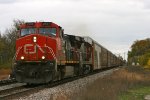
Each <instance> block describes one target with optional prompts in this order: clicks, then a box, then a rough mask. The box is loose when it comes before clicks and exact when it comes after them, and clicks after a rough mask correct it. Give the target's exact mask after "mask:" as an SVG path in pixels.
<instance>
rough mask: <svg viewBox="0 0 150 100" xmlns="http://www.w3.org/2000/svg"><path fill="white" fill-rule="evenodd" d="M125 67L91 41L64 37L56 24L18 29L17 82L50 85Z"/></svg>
mask: <svg viewBox="0 0 150 100" xmlns="http://www.w3.org/2000/svg"><path fill="white" fill-rule="evenodd" d="M122 63H123V61H122V59H120V58H118V57H116V56H115V55H113V54H112V53H111V52H110V51H108V50H107V49H105V48H104V47H103V46H101V45H100V44H98V43H97V42H95V41H94V40H93V39H91V38H90V37H81V36H74V35H67V34H64V31H63V29H62V27H60V26H58V25H57V24H55V23H53V22H30V23H25V24H22V25H20V28H19V38H18V39H17V40H16V54H15V63H14V66H13V76H14V77H15V78H16V80H17V81H18V82H23V83H33V84H38V83H48V82H50V81H53V80H60V79H63V78H64V77H69V76H77V75H82V74H87V73H89V72H91V71H93V70H97V69H102V68H107V67H114V66H120V65H122Z"/></svg>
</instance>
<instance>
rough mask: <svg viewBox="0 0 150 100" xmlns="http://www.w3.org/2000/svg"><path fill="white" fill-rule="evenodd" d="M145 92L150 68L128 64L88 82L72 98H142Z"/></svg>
mask: <svg viewBox="0 0 150 100" xmlns="http://www.w3.org/2000/svg"><path fill="white" fill-rule="evenodd" d="M147 94H150V70H148V69H144V68H142V67H132V66H129V67H125V68H123V69H120V70H118V71H115V72H114V73H113V74H111V75H108V76H106V77H103V78H99V79H98V80H96V81H94V82H93V83H92V84H89V85H88V86H87V88H86V89H85V90H83V91H81V92H80V93H78V94H76V95H75V97H73V100H143V99H144V96H145V95H147Z"/></svg>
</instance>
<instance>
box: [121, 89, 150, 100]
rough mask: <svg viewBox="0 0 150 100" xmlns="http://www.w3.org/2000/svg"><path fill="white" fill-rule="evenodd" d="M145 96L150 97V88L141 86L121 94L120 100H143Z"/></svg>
mask: <svg viewBox="0 0 150 100" xmlns="http://www.w3.org/2000/svg"><path fill="white" fill-rule="evenodd" d="M145 95H150V86H139V87H136V88H132V89H129V90H128V91H127V92H124V93H122V94H120V96H119V100H143V99H144V96H145Z"/></svg>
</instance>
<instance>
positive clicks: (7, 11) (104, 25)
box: [0, 0, 150, 55]
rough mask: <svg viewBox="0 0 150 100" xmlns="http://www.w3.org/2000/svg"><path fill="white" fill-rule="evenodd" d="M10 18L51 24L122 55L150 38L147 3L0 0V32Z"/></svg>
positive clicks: (135, 0)
mask: <svg viewBox="0 0 150 100" xmlns="http://www.w3.org/2000/svg"><path fill="white" fill-rule="evenodd" d="M14 19H22V20H25V21H27V22H30V21H32V22H33V21H50V22H54V23H57V24H58V25H60V26H62V27H63V28H64V30H65V33H66V34H74V35H83V36H90V37H92V38H93V39H95V40H96V41H97V42H99V43H100V44H102V45H103V46H104V47H106V48H107V49H109V50H110V51H112V52H113V53H120V54H121V55H123V53H124V52H125V53H127V51H128V50H129V49H130V46H131V44H132V43H133V41H135V40H137V39H138V40H139V39H145V38H149V37H150V26H149V24H150V0H0V31H1V32H2V33H4V31H5V29H6V28H9V27H11V25H12V22H13V20H14Z"/></svg>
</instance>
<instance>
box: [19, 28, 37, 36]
mask: <svg viewBox="0 0 150 100" xmlns="http://www.w3.org/2000/svg"><path fill="white" fill-rule="evenodd" d="M35 31H36V29H35V28H25V29H21V36H24V35H28V34H31V33H35Z"/></svg>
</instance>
